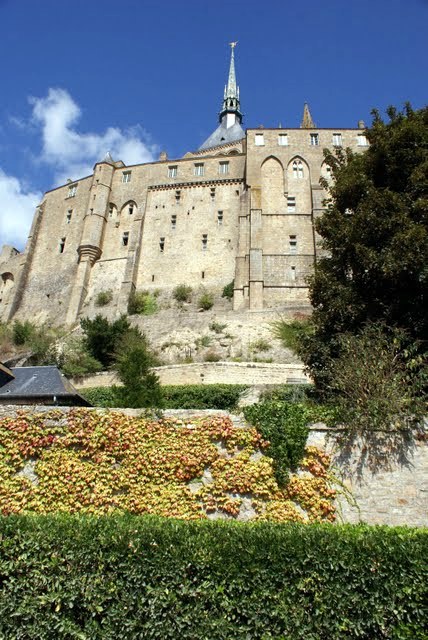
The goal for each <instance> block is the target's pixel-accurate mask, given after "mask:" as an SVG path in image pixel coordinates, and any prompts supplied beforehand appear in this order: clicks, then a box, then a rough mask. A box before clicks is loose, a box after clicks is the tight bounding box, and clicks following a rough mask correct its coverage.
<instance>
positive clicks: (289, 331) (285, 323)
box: [271, 318, 313, 355]
mask: <svg viewBox="0 0 428 640" xmlns="http://www.w3.org/2000/svg"><path fill="white" fill-rule="evenodd" d="M271 331H272V333H273V335H274V336H275V338H277V339H278V340H279V341H280V342H281V343H282V346H283V347H285V348H286V349H291V350H292V351H294V352H295V353H297V354H298V355H300V352H301V349H302V342H303V341H304V340H305V338H306V337H307V336H310V335H311V334H312V333H313V326H312V324H311V320H310V318H305V319H302V320H291V321H289V320H286V319H284V318H279V319H278V320H275V321H274V322H272V323H271Z"/></svg>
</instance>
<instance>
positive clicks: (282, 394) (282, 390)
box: [260, 384, 313, 403]
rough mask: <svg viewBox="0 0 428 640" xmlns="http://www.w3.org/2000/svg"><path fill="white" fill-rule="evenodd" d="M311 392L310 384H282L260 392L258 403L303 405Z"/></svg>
mask: <svg viewBox="0 0 428 640" xmlns="http://www.w3.org/2000/svg"><path fill="white" fill-rule="evenodd" d="M311 392H313V386H312V385H310V384H284V385H279V386H278V387H275V388H271V389H265V390H264V391H262V393H261V394H260V401H261V402H291V403H305V402H306V401H307V400H308V398H310V397H311Z"/></svg>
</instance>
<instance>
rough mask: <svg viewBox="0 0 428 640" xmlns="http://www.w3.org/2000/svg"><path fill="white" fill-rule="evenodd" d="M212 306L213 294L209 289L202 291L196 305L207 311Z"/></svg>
mask: <svg viewBox="0 0 428 640" xmlns="http://www.w3.org/2000/svg"><path fill="white" fill-rule="evenodd" d="M213 306H214V296H213V294H212V293H209V291H204V293H203V294H202V295H201V296H200V298H199V300H198V307H200V308H201V309H203V310H204V311H208V310H209V309H211V308H212V307H213Z"/></svg>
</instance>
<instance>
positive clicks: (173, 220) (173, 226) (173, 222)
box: [171, 214, 177, 229]
mask: <svg viewBox="0 0 428 640" xmlns="http://www.w3.org/2000/svg"><path fill="white" fill-rule="evenodd" d="M176 228H177V216H176V215H174V214H173V215H172V216H171V229H176Z"/></svg>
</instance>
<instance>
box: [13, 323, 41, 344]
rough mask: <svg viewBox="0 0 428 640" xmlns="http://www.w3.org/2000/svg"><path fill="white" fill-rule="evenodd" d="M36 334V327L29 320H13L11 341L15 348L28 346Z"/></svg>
mask: <svg viewBox="0 0 428 640" xmlns="http://www.w3.org/2000/svg"><path fill="white" fill-rule="evenodd" d="M35 332H36V326H35V325H34V324H33V323H32V322H30V321H29V320H24V322H21V321H20V320H15V322H14V323H13V325H12V339H13V343H14V344H16V345H17V346H21V345H23V344H28V343H29V342H30V340H31V338H32V337H33V335H34V333H35Z"/></svg>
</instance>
